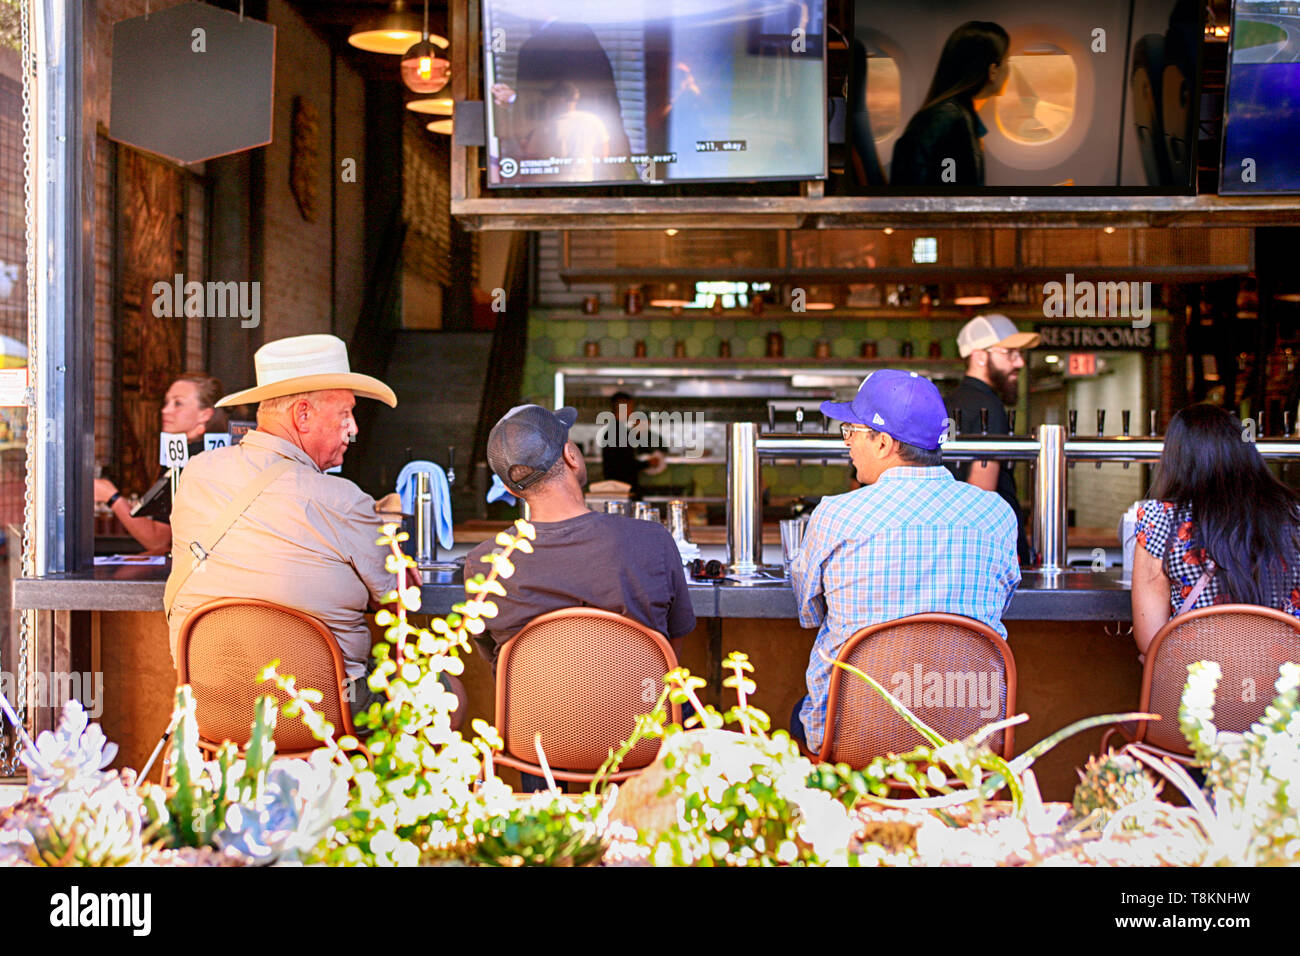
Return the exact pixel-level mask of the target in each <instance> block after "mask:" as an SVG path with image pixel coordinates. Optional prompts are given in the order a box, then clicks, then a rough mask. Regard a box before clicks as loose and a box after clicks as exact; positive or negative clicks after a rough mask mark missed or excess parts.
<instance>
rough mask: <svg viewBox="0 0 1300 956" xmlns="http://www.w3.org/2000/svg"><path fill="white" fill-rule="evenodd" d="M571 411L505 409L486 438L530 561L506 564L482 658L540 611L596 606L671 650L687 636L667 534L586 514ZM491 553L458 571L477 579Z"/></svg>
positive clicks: (685, 609)
mask: <svg viewBox="0 0 1300 956" xmlns="http://www.w3.org/2000/svg"><path fill="white" fill-rule="evenodd" d="M577 417H578V413H577V412H576V411H575V410H574V409H572V408H561V409H560V410H558V411H554V412H552V411H549V410H547V409H545V408H542V407H541V406H540V405H519V406H516V407H515V408H512V409H511V410H510V411H508V412H506V414H505V415H504V416H503V417H502V418H501V420H500V421H499V422H497V423H496V425H494V426H493V427H492V432H491V434H489V435H488V446H487V459H488V465H490V466H491V468H492V471H493V472H495V473H496V475H497V476H498V477H499V478H500V479H501V481H502V483H503V484H504V485H505V486H506V488H508V489H509V490H510V492H511V494H513V495H515V496H516V497H519V498H523V499H524V500H525V501H527V502H528V509H529V521H530V522H531V523H532V525H533V527H534V528H535V529H536V530H537V541H536V543H535V545H534V547H535V548H536V549H537V555H536V556H535V557H532V556H528V555H525V556H523V557H520V558H518V559H517V561H516V562H515V573H514V574H513V575H511V576H510V580H509V581H508V582H506V585H505V588H506V596H505V597H504V598H498V599H497V600H496V603H497V607H498V613H497V616H496V617H494V618H493V619H492V621H491V622H490V627H489V630H488V634H487V637H490V638H491V644H490V645H486V642H484V643H485V645H486V646H485V650H486V651H487V652H488V655H489V656H490V657H491V659H492V660H493V661H495V660H496V657H497V651H498V650H499V649H500V647H501V645H502V644H504V643H505V642H506V641H508V640H510V638H512V637H514V636H515V632H517V631H518V630H519V629H520V628H521V627H523V626H524V625H525V624H527V623H528V622H529V621H531V620H532V619H533V618H535V617H537V615H539V614H544V613H545V612H547V611H556V610H559V609H560V608H564V607H575V606H582V607H597V608H603V609H604V610H606V611H615V612H617V613H618V614H623V615H626V616H627V617H630V618H632V619H633V620H635V621H640V622H641V623H642V624H644V625H646V626H647V627H651V628H653V629H654V630H656V631H658V632H659V633H660V634H662V635H664V637H666V638H668V640H669V641H670V642H671V643H672V644H673V650H674V651H677V650H680V644H681V638H682V637H684V636H685V635H687V634H688V633H690V632H691V631H692V630H693V629H694V628H695V612H694V611H693V610H692V609H691V599H690V595H689V593H688V592H687V590H686V575H685V573H684V572H683V571H682V559H681V553H680V552H679V551H678V550H677V544H676V543H675V542H674V541H673V538H672V535H670V534H669V533H668V530H667V529H666V528H665V527H664V526H663V525H661V524H659V523H657V522H654V521H639V520H637V519H636V518H628V517H626V516H623V515H611V514H605V513H603V512H598V511H590V510H588V508H587V504H586V501H585V499H584V497H583V493H582V488H583V486H584V485H585V484H586V483H587V463H586V461H585V460H584V458H583V456H582V449H580V448H579V447H578V446H577V445H575V444H574V443H573V442H571V441H569V428H570V427H571V426H572V425H573V422H574V420H575V419H576V418H577ZM491 550H493V542H491V541H485V542H483V543H482V544H480V545H479V546H478V547H476V548H475V549H474V550H473V551H471V552H470V553H469V556H468V557H467V558H466V559H465V573H466V574H467V575H474V574H476V573H478V572H479V571H482V572H484V573H486V572H487V567H486V566H485V565H484V564H483V562H482V561H481V559H482V557H483V556H484V555H485V554H487V553H488V552H489V551H491Z"/></svg>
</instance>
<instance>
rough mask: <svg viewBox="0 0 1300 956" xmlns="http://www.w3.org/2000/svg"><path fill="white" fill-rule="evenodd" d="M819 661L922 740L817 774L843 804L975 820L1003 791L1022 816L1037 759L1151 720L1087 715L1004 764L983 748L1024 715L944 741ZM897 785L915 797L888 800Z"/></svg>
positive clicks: (893, 702)
mask: <svg viewBox="0 0 1300 956" xmlns="http://www.w3.org/2000/svg"><path fill="white" fill-rule="evenodd" d="M822 659H823V660H825V661H826V662H827V663H828V664H831V665H833V666H835V667H840V668H843V669H844V670H846V671H848V672H849V673H851V674H853V675H854V676H856V677H858V678H859V679H861V680H863V681H865V682H866V683H867V685H868V686H870V687H871V688H872V689H873V690H875V691H876V693H878V694H880V695H881V697H883V698H884V699H885V702H886V703H887V704H888V705H889V706H890V708H892V709H893V711H894V712H895V713H897V714H898V715H899V716H900V717H902V718H903V719H904V720H905V721H907V722H908V723H909V724H911V726H912V727H913V728H915V730H916V732H917V733H919V734H920V735H921V736H922V737H923V738H924V739H925V741H926V742H925V743H923V744H919V745H918V746H916V747H914V748H913V749H911V750H909V751H908V752H907V753H904V754H886V755H885V756H882V757H877V758H876V759H874V760H872V761H871V763H870V764H868V765H867V767H866V768H864V769H863V770H862V771H861V773H860V774H859V773H857V772H855V771H850V770H849V768H848V767H847V766H844V765H838V766H837V767H836V768H835V772H834V775H833V776H829V775H827V774H826V773H825V772H824V771H821V772H819V773H818V775H817V778H816V781H815V782H816V785H818V786H823V785H824V783H825V784H828V785H829V786H827V787H826V788H827V789H830V791H831V792H832V793H834V794H835V795H836V796H837V797H838V798H839V799H840V800H844V801H846V802H847V799H848V798H849V797H850V795H852V797H853V798H854V799H857V798H859V797H860V798H861V799H862V800H864V801H869V802H871V803H875V804H880V805H883V806H895V807H904V808H910V809H916V810H922V809H930V810H936V811H939V812H940V813H941V814H942V811H943V810H944V809H946V808H948V807H954V806H959V805H962V804H968V805H969V806H970V807H971V810H972V813H973V815H974V817H975V819H979V814H980V812H981V809H982V807H983V805H984V803H985V802H986V801H988V800H990V799H992V797H993V796H995V795H996V794H997V792H998V791H999V790H1001V789H1002V788H1003V787H1006V788H1007V791H1008V793H1009V795H1010V797H1011V802H1012V805H1013V807H1014V812H1015V815H1016V816H1018V817H1019V816H1023V815H1024V813H1025V789H1024V785H1023V782H1022V780H1023V776H1024V774H1025V771H1027V770H1029V769H1030V768H1031V767H1032V766H1033V764H1034V761H1036V760H1037V759H1038V758H1039V757H1041V756H1042V755H1043V754H1045V753H1047V752H1048V751H1049V750H1051V749H1052V748H1053V747H1055V746H1056V745H1057V744H1059V743H1060V742H1061V741H1062V740H1065V739H1067V738H1068V737H1072V736H1073V735H1074V734H1077V733H1079V732H1081V731H1084V730H1088V729H1089V728H1092V727H1099V726H1102V725H1103V724H1112V723H1115V722H1117V721H1125V720H1141V719H1149V718H1151V717H1152V716H1153V715H1151V714H1142V713H1123V714H1106V715H1103V716H1099V717H1087V718H1084V719H1083V720H1077V721H1075V722H1074V723H1072V724H1070V725H1069V726H1067V727H1064V728H1062V729H1061V730H1058V731H1057V732H1056V733H1054V734H1052V735H1051V736H1049V737H1047V738H1045V739H1043V740H1041V741H1039V742H1038V743H1036V744H1034V746H1032V747H1030V748H1029V749H1028V750H1026V751H1025V752H1024V753H1022V754H1020V755H1019V756H1017V757H1015V758H1013V759H1011V760H1006V759H1004V758H1003V757H1001V756H999V755H998V754H995V753H993V751H992V750H991V749H990V748H989V746H988V740H989V738H990V737H992V736H993V734H995V733H997V732H998V731H999V730H1002V729H1004V728H1006V727H1010V726H1013V725H1015V724H1019V723H1023V722H1024V721H1026V720H1028V719H1029V716H1028V715H1027V714H1018V715H1016V716H1015V717H1010V718H1007V719H1006V720H999V721H994V722H993V723H990V724H986V725H985V726H983V727H981V728H979V729H978V730H977V731H975V732H974V733H973V734H971V735H970V736H969V737H967V738H965V739H963V740H948V739H947V738H945V737H944V736H943V735H942V734H940V733H939V732H938V731H936V730H934V728H932V727H930V726H929V725H927V724H926V723H925V722H924V721H922V720H921V719H920V718H919V717H918V716H917V715H916V714H914V713H913V712H912V711H911V710H910V709H909V708H908V707H907V706H906V705H904V704H903V703H902V701H900V700H899V699H898V698H896V697H895V696H894V695H893V694H891V693H890V692H889V691H888V690H886V689H885V687H884V686H883V685H881V684H880V682H879V681H877V680H875V679H874V678H872V677H871V676H870V675H869V674H867V673H865V672H863V671H862V670H859V669H858V668H856V667H854V666H853V665H851V664H846V663H844V662H842V661H837V660H832V659H831V658H829V657H827V656H826V655H825V654H823V655H822ZM953 779H955V780H956V781H957V782H958V783H960V784H961V786H960V787H954V786H952V784H951V782H950V781H951V780H953ZM823 782H824V783H823ZM898 784H902V785H904V786H907V787H910V788H911V789H912V790H913V792H915V793H916V794H917V796H918V798H919V799H907V800H894V799H890V798H889V797H888V796H887V794H888V792H889V790H890V788H891V786H896V785H898ZM932 792H934V793H937V794H938V796H929V794H930V793H932ZM947 819H948V822H949V823H951V824H952V825H954V826H955V825H956V821H954V820H952V819H951V818H947Z"/></svg>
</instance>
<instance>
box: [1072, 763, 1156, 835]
mask: <svg viewBox="0 0 1300 956" xmlns="http://www.w3.org/2000/svg"><path fill="white" fill-rule="evenodd" d="M1078 774H1079V785H1078V786H1077V787H1075V788H1074V801H1073V803H1074V812H1075V814H1076V815H1078V816H1079V817H1081V818H1085V819H1086V820H1087V826H1088V827H1089V828H1091V829H1096V830H1101V829H1104V828H1105V826H1106V824H1107V823H1109V822H1110V818H1111V817H1112V816H1114V814H1115V812H1116V811H1118V810H1122V809H1123V808H1124V807H1127V806H1132V805H1133V804H1137V803H1146V802H1150V801H1153V800H1155V799H1156V798H1157V797H1158V796H1159V794H1160V787H1161V784H1159V783H1157V782H1156V781H1155V780H1154V779H1153V778H1152V776H1151V774H1149V773H1148V772H1147V769H1146V767H1144V766H1143V765H1142V762H1141V761H1139V760H1137V759H1136V758H1135V757H1132V756H1130V755H1128V754H1126V753H1106V754H1102V755H1101V756H1099V757H1093V758H1091V759H1090V760H1089V761H1088V762H1087V764H1085V765H1084V768H1083V769H1082V770H1080V771H1078ZM1124 826H1125V828H1127V829H1140V828H1141V827H1142V826H1143V820H1142V817H1141V816H1140V815H1134V816H1129V817H1128V818H1127V819H1126V820H1125V821H1124Z"/></svg>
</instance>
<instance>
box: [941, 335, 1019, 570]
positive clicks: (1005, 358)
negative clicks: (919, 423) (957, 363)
mask: <svg viewBox="0 0 1300 956" xmlns="http://www.w3.org/2000/svg"><path fill="white" fill-rule="evenodd" d="M1038 342H1039V335H1038V333H1037V332H1021V331H1020V330H1019V329H1017V328H1016V326H1015V323H1013V322H1012V321H1011V320H1010V319H1008V318H1007V317H1006V316H1005V315H997V314H993V315H977V316H975V318H973V319H971V320H970V321H969V322H967V323H966V324H965V325H963V326H962V328H961V331H960V332H958V333H957V351H958V352H959V353H960V354H961V357H962V358H964V359H965V360H966V377H965V378H963V379H962V380H961V384H960V385H959V386H958V387H957V390H956V391H955V392H953V393H952V395H951V396H949V398H948V411H949V414H950V415H951V416H952V419H953V421H954V422H956V423H957V425H958V428H959V430H960V431H961V432H962V434H967V435H969V434H971V433H975V434H978V433H979V432H980V431H981V430H982V429H983V427H984V426H983V418H982V416H981V414H980V412H981V410H985V411H987V412H988V416H987V417H988V434H990V435H1010V434H1011V420H1010V419H1009V418H1008V417H1007V410H1006V406H1007V405H1015V404H1016V401H1017V399H1018V397H1019V394H1020V393H1019V390H1018V385H1019V382H1020V370H1021V369H1022V368H1024V365H1025V359H1024V355H1023V354H1022V352H1021V349H1032V348H1033V347H1034V346H1036V345H1037V344H1038ZM952 467H953V473H954V474H955V475H956V476H957V478H958V479H960V480H961V481H969V482H970V483H971V484H972V485H974V486H975V487H976V488H983V489H984V490H985V491H996V492H997V493H998V494H999V495H1001V496H1002V500H1003V501H1005V502H1006V503H1007V504H1008V505H1010V506H1011V510H1012V511H1013V512H1015V515H1016V529H1017V530H1016V553H1017V555H1018V556H1019V558H1020V563H1021V564H1029V563H1030V561H1031V556H1030V553H1029V539H1028V538H1026V537H1025V515H1024V512H1023V511H1021V509H1020V501H1019V500H1018V499H1017V498H1016V479H1015V475H1014V474H1013V473H1012V467H1013V463H1012V462H997V461H986V462H979V461H973V462H962V463H961V464H960V465H954V466H952Z"/></svg>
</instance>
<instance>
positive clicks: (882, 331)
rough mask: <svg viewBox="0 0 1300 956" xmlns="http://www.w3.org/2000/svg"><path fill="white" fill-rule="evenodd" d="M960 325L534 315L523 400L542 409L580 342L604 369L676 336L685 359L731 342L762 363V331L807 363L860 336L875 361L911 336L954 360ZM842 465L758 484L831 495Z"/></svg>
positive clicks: (697, 474)
mask: <svg viewBox="0 0 1300 956" xmlns="http://www.w3.org/2000/svg"><path fill="white" fill-rule="evenodd" d="M962 321H963V320H956V319H954V320H949V319H921V318H917V319H891V320H886V319H866V318H863V319H844V318H836V319H822V318H816V317H814V318H808V317H806V316H800V317H797V318H795V317H790V316H788V315H787V316H784V317H782V316H779V315H777V316H772V317H770V318H762V319H753V318H746V319H734V318H726V317H723V318H714V317H712V316H708V317H704V318H698V319H697V318H692V317H683V318H680V319H670V318H621V317H619V318H601V317H599V316H593V317H592V318H589V319H573V318H565V319H551V318H549V317H548V316H547V314H546V313H545V312H544V311H542V310H537V311H534V312H533V314H532V315H531V316H530V318H529V324H528V358H527V361H526V362H525V365H524V385H523V401H525V402H536V403H537V404H539V405H547V406H549V405H550V404H551V402H552V401H553V398H554V389H555V369H556V368H557V367H559V366H561V365H565V364H568V363H569V362H571V361H573V360H574V359H581V358H582V357H583V345H584V343H586V342H588V341H595V342H599V343H600V357H601V358H602V359H607V360H608V361H609V362H610V364H617V363H618V362H619V360H621V359H630V358H632V357H633V356H634V354H635V351H636V343H637V341H638V340H644V342H645V343H646V355H647V357H648V358H672V355H673V346H674V345H675V344H676V342H677V340H678V339H681V340H682V341H684V342H685V343H686V355H687V357H688V358H716V357H717V355H718V344H719V343H720V342H721V341H723V340H724V339H725V340H728V341H730V342H731V356H732V358H733V359H736V360H743V359H746V358H763V357H764V356H765V355H766V354H767V334H768V333H769V332H773V331H779V332H780V333H781V334H782V336H783V337H784V339H785V343H784V344H785V357H786V358H789V359H811V358H813V351H814V349H815V347H816V344H817V342H818V340H821V339H825V340H826V341H827V342H828V343H829V344H830V347H831V357H832V358H833V359H836V358H841V359H846V358H857V357H858V354H859V349H860V347H861V344H862V341H863V340H864V339H873V340H875V342H876V345H877V348H878V350H879V355H880V357H881V358H891V357H894V356H897V355H898V354H899V349H900V347H901V343H902V340H903V339H911V341H912V347H913V349H914V352H913V354H914V355H915V356H917V357H925V356H927V355H928V354H929V346H930V341H931V340H932V339H934V340H938V341H939V342H940V344H941V346H942V348H943V357H944V358H950V359H955V358H957V342H956V336H957V330H958V329H959V328H961V325H962ZM725 472H726V469H725V468H724V467H723V466H722V465H670V466H669V467H668V469H667V470H666V471H664V472H663V473H662V474H660V475H656V476H654V477H652V478H646V479H644V480H645V484H646V485H647V486H648V487H653V486H655V485H671V486H679V487H680V486H685V487H688V488H690V489H691V493H692V494H694V495H700V496H716V497H723V496H724V495H725V494H726V474H725ZM848 481H849V474H848V465H847V463H845V464H830V465H826V466H822V465H821V464H816V463H814V464H807V465H802V466H799V465H788V466H787V465H781V466H776V465H765V466H764V467H763V484H764V487H766V488H770V489H771V492H772V494H774V495H776V496H778V497H803V496H807V495H825V494H838V493H840V492H843V491H847V490H848V489H849V484H848Z"/></svg>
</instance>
